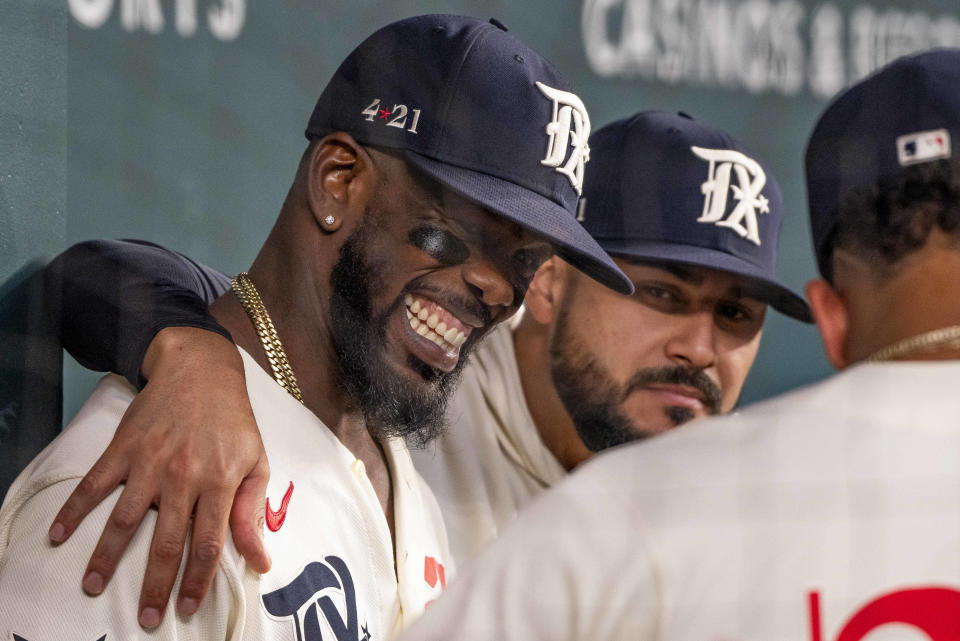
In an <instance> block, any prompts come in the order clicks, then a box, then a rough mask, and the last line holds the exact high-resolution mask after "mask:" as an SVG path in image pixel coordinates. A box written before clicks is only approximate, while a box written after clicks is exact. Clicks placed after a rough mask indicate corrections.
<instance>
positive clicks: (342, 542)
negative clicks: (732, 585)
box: [0, 16, 631, 641]
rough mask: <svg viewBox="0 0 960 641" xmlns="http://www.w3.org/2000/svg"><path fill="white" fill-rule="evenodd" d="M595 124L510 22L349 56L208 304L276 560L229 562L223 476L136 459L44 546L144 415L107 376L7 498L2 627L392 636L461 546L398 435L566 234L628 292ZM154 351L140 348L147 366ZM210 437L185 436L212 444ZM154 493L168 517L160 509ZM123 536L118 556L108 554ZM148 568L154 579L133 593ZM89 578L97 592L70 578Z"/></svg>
mask: <svg viewBox="0 0 960 641" xmlns="http://www.w3.org/2000/svg"><path fill="white" fill-rule="evenodd" d="M384 59H388V60H397V59H400V60H416V61H417V64H415V65H409V66H404V68H403V69H397V68H396V67H394V66H393V65H382V64H379V61H381V60H384ZM453 69H456V73H455V74H454V73H453V71H452V70H453ZM558 114H560V119H559V120H558ZM588 131H589V118H588V117H587V114H586V112H585V111H584V110H583V108H582V104H581V103H580V101H579V100H578V99H577V98H576V96H574V95H573V94H571V93H569V92H568V91H567V90H566V83H565V81H564V80H563V78H562V77H561V76H560V75H559V74H558V73H557V72H556V71H555V70H554V68H553V67H552V66H551V65H550V63H549V62H547V61H546V60H544V59H543V58H541V57H540V56H539V55H538V54H537V53H536V52H534V51H532V50H530V49H529V48H527V47H526V46H524V45H523V44H522V43H520V42H519V41H517V40H516V39H514V38H512V37H511V36H509V35H507V34H506V33H505V29H503V28H502V27H501V26H500V25H498V24H490V23H486V22H481V21H478V20H474V19H470V18H461V17H455V16H423V17H418V18H411V19H408V20H405V21H401V22H398V23H394V24H392V25H389V26H387V27H385V28H383V29H381V30H380V31H378V32H377V33H375V34H374V35H372V36H371V37H370V38H368V39H367V40H366V41H365V42H364V43H362V44H361V45H360V46H359V47H358V48H357V49H355V50H354V51H353V52H352V53H351V54H350V56H348V57H347V59H346V60H345V61H344V62H343V63H342V64H341V66H340V68H339V69H338V71H337V72H336V74H335V75H334V77H333V78H332V79H331V81H330V83H329V84H328V85H327V87H326V89H325V90H324V92H323V93H322V95H321V96H320V98H319V100H318V102H317V105H316V107H315V109H314V111H313V114H312V115H311V117H310V121H309V124H308V126H307V131H306V134H307V138H308V139H309V140H310V143H309V145H308V147H307V149H306V151H305V153H304V154H303V156H302V159H301V162H300V165H299V167H298V170H297V173H296V176H295V178H294V180H293V184H292V186H291V188H290V191H289V193H288V195H287V198H286V200H285V202H284V204H283V207H282V209H281V211H280V214H279V217H278V218H277V222H276V224H275V226H274V228H273V230H272V231H271V233H270V236H269V238H268V239H267V241H266V242H265V244H264V246H263V248H262V249H261V251H260V253H259V254H258V255H257V257H256V260H255V261H254V263H253V265H252V267H251V268H250V271H249V273H246V272H244V273H241V274H239V275H238V276H237V277H235V278H234V279H233V280H232V283H231V285H230V287H231V289H232V292H227V293H226V294H225V295H223V296H221V297H220V298H218V299H217V300H216V301H215V302H214V303H213V305H212V306H211V308H210V311H211V313H212V316H213V318H214V319H216V321H217V322H218V323H219V324H220V325H221V326H222V327H223V328H225V329H226V330H227V331H229V333H230V335H231V336H232V337H233V339H234V340H235V342H236V346H237V348H239V349H233V348H232V349H233V351H232V352H231V359H232V362H233V365H232V366H228V367H227V370H229V371H224V370H223V369H217V370H216V372H217V377H218V379H219V383H220V384H222V385H226V386H236V385H239V386H241V387H243V386H245V387H246V390H247V392H249V407H246V406H245V404H244V405H241V406H239V407H238V411H239V412H240V413H243V412H244V410H246V412H247V413H249V411H250V408H252V414H253V416H255V417H256V419H257V422H258V423H259V425H260V428H261V434H262V439H263V449H264V450H265V452H266V455H267V456H269V457H270V460H271V462H272V465H273V469H272V473H273V476H272V478H273V479H274V481H273V482H274V484H275V487H272V488H271V489H276V493H275V494H276V495H277V496H283V497H284V498H283V500H282V501H277V503H276V504H274V505H273V506H272V509H269V510H268V513H269V515H270V517H269V518H268V526H269V529H270V532H269V533H268V535H267V538H266V540H265V542H264V545H265V547H266V548H267V550H268V552H269V554H270V555H271V556H272V558H273V565H272V567H271V569H270V571H269V572H267V573H266V574H264V575H263V576H259V577H258V576H257V575H256V574H255V573H254V572H252V571H251V570H250V568H249V567H248V566H247V565H245V563H244V561H243V559H242V558H241V557H240V556H239V554H238V552H237V550H236V549H234V548H232V547H229V548H228V549H226V551H225V552H224V554H223V557H222V558H220V541H221V540H222V539H223V537H224V535H225V527H226V519H225V518H223V519H221V518H220V515H218V514H216V509H215V506H216V505H221V504H222V499H223V498H224V496H230V495H232V490H233V488H227V487H225V486H223V484H221V483H219V482H218V483H216V484H214V485H215V486H216V488H215V489H214V491H212V492H210V493H208V494H204V495H203V496H204V498H201V499H199V500H197V501H195V502H188V503H189V504H179V505H178V504H177V499H174V498H173V496H174V494H176V495H177V496H183V494H182V493H177V492H174V493H173V494H168V493H165V492H164V493H162V494H155V493H154V492H153V490H152V489H148V488H145V487H144V486H143V485H142V484H139V483H138V481H137V479H136V478H133V477H131V478H130V479H129V480H128V482H127V484H126V486H125V488H124V491H123V492H122V493H121V491H120V490H117V491H116V492H114V493H112V494H111V495H110V496H109V498H108V499H107V500H106V501H104V502H102V503H101V504H100V505H99V506H98V507H97V508H96V509H95V510H94V511H93V513H92V514H91V516H90V518H88V519H87V520H86V521H85V522H84V523H83V524H82V526H81V527H80V528H79V529H77V530H76V532H73V536H72V537H70V538H69V540H66V541H65V542H63V543H62V544H61V545H59V546H58V547H54V548H51V547H50V543H49V540H48V539H47V536H46V534H45V532H46V529H47V526H46V524H47V523H49V522H50V521H51V519H53V517H54V515H55V513H56V511H57V509H58V508H59V507H60V506H61V505H62V503H63V501H64V500H65V499H66V498H67V496H69V495H70V494H71V492H73V491H74V490H75V488H77V487H78V484H79V483H80V480H81V478H83V475H84V472H85V471H86V470H87V469H88V468H89V467H90V466H91V465H92V464H93V463H94V462H95V461H96V460H97V457H98V456H100V454H101V452H102V451H103V449H104V447H106V445H107V444H108V442H109V441H110V437H111V436H112V434H113V432H114V430H115V428H116V426H117V424H118V423H119V422H120V420H121V417H122V416H123V415H124V414H125V413H126V415H127V416H128V417H129V416H133V415H136V414H137V413H138V412H147V413H149V410H145V409H144V408H143V407H142V406H141V405H140V404H138V403H137V401H135V400H134V394H135V390H134V389H133V388H132V387H131V386H130V385H128V384H127V383H125V382H124V381H123V380H122V379H121V378H119V377H116V376H110V377H107V378H105V379H104V380H103V381H102V382H101V384H100V385H99V386H98V388H97V390H96V391H95V392H94V394H93V395H92V397H91V398H90V400H89V401H88V402H87V404H86V405H85V406H84V408H83V409H82V410H81V412H80V413H79V414H78V416H77V418H76V419H75V420H74V421H73V422H72V424H71V425H70V426H69V427H68V428H67V429H66V430H65V432H64V434H63V435H61V437H59V438H58V439H57V440H56V441H55V442H54V443H53V444H52V445H51V446H50V447H48V448H47V449H46V450H44V452H43V453H42V454H41V455H40V456H38V457H37V458H36V459H35V460H34V461H33V462H32V463H31V465H30V466H29V467H28V469H27V470H25V471H24V472H23V473H22V474H21V475H20V477H18V479H17V481H16V482H15V483H14V485H13V486H12V487H11V489H10V491H9V492H8V494H7V497H6V499H5V501H4V504H3V508H2V511H0V594H3V599H2V601H0V626H2V629H0V636H3V637H4V638H25V639H30V640H38V639H51V638H62V637H63V636H64V635H65V634H66V635H68V636H70V637H76V638H88V637H89V638H100V637H103V636H104V635H105V636H106V638H108V639H130V638H136V637H139V636H141V634H142V631H141V630H140V626H143V627H146V628H156V634H157V635H158V637H161V638H170V639H173V638H176V639H209V638H243V639H248V638H249V639H284V640H290V641H292V640H293V639H297V640H298V641H306V640H311V641H312V640H317V639H320V638H325V639H326V638H336V639H347V638H350V639H359V638H361V636H362V637H363V638H365V639H371V638H372V639H386V638H389V637H391V636H392V635H394V634H396V633H397V632H398V631H399V630H401V629H402V628H403V627H404V626H405V625H406V624H407V623H408V622H409V621H410V620H412V619H414V618H415V617H416V616H417V615H418V614H419V613H420V612H421V611H422V610H423V608H424V607H425V605H426V603H427V602H429V601H430V600H432V599H433V598H435V597H436V595H437V594H438V592H439V590H440V589H441V588H442V586H443V585H444V583H445V576H446V572H447V569H448V568H449V567H450V563H451V558H450V554H449V552H448V550H447V542H446V536H445V534H444V529H443V525H442V521H441V518H440V514H439V511H438V510H437V507H436V504H435V502H434V499H433V497H432V495H431V494H430V491H429V490H428V489H427V488H426V487H425V486H424V485H423V483H422V481H421V479H419V478H418V476H417V474H416V473H415V471H414V469H413V467H412V464H411V461H410V458H409V454H408V452H407V449H406V446H405V444H404V441H403V439H402V438H401V437H402V436H409V435H429V434H430V433H431V432H433V431H435V430H436V429H437V426H438V425H439V424H440V423H441V420H442V415H443V412H444V402H445V399H446V397H447V395H448V393H449V389H450V387H451V386H452V384H453V382H454V381H455V379H456V377H457V374H458V371H459V369H460V368H461V367H462V366H463V364H464V362H465V359H466V354H467V352H469V350H470V349H471V348H472V347H473V346H474V345H476V344H477V342H478V341H479V340H480V339H481V338H482V337H483V336H484V335H485V334H487V333H488V332H489V330H490V329H491V328H492V327H493V326H494V325H495V324H496V323H498V322H500V321H502V320H503V319H505V318H507V317H508V316H510V315H511V314H512V313H513V312H514V311H516V309H517V308H518V306H519V305H520V303H521V301H522V296H523V293H524V291H525V290H526V288H527V285H528V284H529V281H530V279H531V278H532V277H533V274H534V272H535V270H536V268H537V267H538V266H539V264H540V263H541V262H542V261H543V260H544V259H545V258H546V257H547V256H548V255H550V253H552V251H554V249H556V251H557V252H559V253H560V254H562V255H564V256H566V257H567V258H568V259H570V260H571V261H573V262H575V263H577V264H578V265H579V266H581V267H582V268H583V269H585V270H587V271H589V272H590V273H591V274H592V275H593V276H595V277H596V278H598V279H601V280H603V281H604V282H606V283H607V284H609V285H611V286H613V287H616V288H618V289H620V290H621V291H624V292H629V291H630V290H631V286H630V283H629V281H628V280H627V279H625V277H624V276H623V274H622V273H621V272H620V271H619V269H618V268H617V267H616V266H615V265H614V264H613V262H612V261H611V260H610V259H609V257H607V256H606V255H605V254H604V253H603V252H602V251H601V250H600V249H599V247H598V246H597V245H596V242H595V241H593V240H592V239H591V238H590V236H589V235H588V234H587V233H586V232H585V231H583V229H582V228H581V227H580V225H579V224H578V223H577V222H576V221H575V219H574V213H575V211H574V210H575V203H576V201H577V197H578V195H579V191H580V181H581V179H582V164H583V161H584V160H585V159H586V156H587V151H586V148H585V144H586V136H587V133H588ZM577 136H579V138H577ZM571 139H574V140H575V142H576V141H579V142H576V144H573V145H570V144H569V143H570V141H571ZM414 305H419V307H420V310H419V311H418V312H417V314H419V313H420V312H421V311H423V309H424V308H426V310H427V311H428V316H427V323H428V325H430V324H431V323H432V321H433V317H434V316H436V321H437V323H438V324H439V322H441V319H442V322H444V324H445V325H446V326H447V328H448V330H447V331H445V332H443V338H440V336H439V335H436V336H435V337H434V338H430V333H429V332H427V334H426V336H424V335H422V334H421V333H420V332H419V331H418V329H419V328H414V326H413V324H412V323H411V321H412V318H411V316H412V314H413V311H412V309H411V308H412V307H413V306H414ZM431 329H433V330H435V329H436V327H433V328H431ZM451 329H455V330H456V332H455V333H451V331H450V330H451ZM434 334H436V332H435V331H434ZM224 343H226V342H225V341H224ZM164 356H165V355H164V354H156V353H149V354H147V361H148V363H145V367H146V369H147V370H149V369H150V366H149V362H150V361H152V360H154V359H156V360H158V361H164V360H165V359H164ZM198 392H199V393H200V394H201V395H205V396H206V395H210V396H213V395H215V393H216V391H215V386H214V387H210V388H204V389H202V390H199V391H198ZM175 404H176V401H174V405H175ZM234 436H236V435H234ZM240 436H243V435H240ZM207 445H208V444H206V443H203V442H195V443H194V446H195V447H196V448H197V450H198V451H202V452H206V453H207V454H209V453H210V452H211V450H210V448H209V447H207ZM247 445H250V446H253V447H256V449H259V446H257V445H256V444H255V443H253V444H250V443H247ZM169 446H170V443H169V442H168V440H167V439H166V438H165V437H163V436H162V435H160V436H157V437H156V438H154V439H152V442H151V445H150V447H151V449H152V451H153V452H154V456H155V458H157V459H165V455H166V454H168V453H169V452H167V451H166V450H167V448H168V447H169ZM208 460H209V459H205V460H201V461H200V462H199V464H197V465H194V463H196V461H195V460H193V461H192V460H189V459H185V458H180V459H179V463H178V464H177V469H176V470H175V471H174V473H173V474H172V475H171V476H170V477H168V479H167V482H168V485H172V486H174V487H175V488H177V487H178V486H179V488H182V487H186V486H191V482H192V480H194V479H195V478H197V474H198V472H199V469H198V468H201V467H204V466H206V465H207V461H208ZM262 471H265V470H262ZM179 488H178V489H179ZM271 494H272V495H273V494H274V492H271ZM218 495H219V496H218ZM208 501H210V502H209V503H208ZM154 502H156V503H159V504H160V505H161V507H162V509H161V510H160V512H159V514H157V513H156V512H153V511H148V510H149V507H150V505H151V503H154ZM194 503H195V507H196V509H197V519H196V521H197V522H196V524H195V527H194V530H193V532H194V535H193V537H192V540H191V541H190V542H189V548H188V553H187V554H186V559H188V563H187V568H186V570H185V572H184V573H182V574H178V570H177V568H178V566H179V565H180V564H179V561H180V559H181V557H182V556H183V553H182V550H183V546H184V538H183V535H182V534H180V533H183V532H185V531H186V524H187V522H188V519H189V518H190V513H191V510H192V509H193V507H194ZM208 508H212V509H208ZM144 513H147V519H146V520H147V522H148V524H153V523H156V525H157V528H156V531H155V532H153V536H152V539H151V532H152V531H153V528H152V527H150V526H149V525H148V526H147V527H144V528H139V529H138V525H139V523H140V519H141V517H142V515H143V514H144ZM259 513H260V514H264V512H263V510H262V508H261V510H260V512H259ZM41 524H43V525H41ZM218 527H221V528H222V529H220V531H217V528H218ZM104 529H105V530H106V532H107V534H106V535H104V536H103V537H101V539H100V542H99V543H98V544H97V548H96V551H95V554H94V561H93V562H92V563H91V565H90V567H88V568H87V570H86V571H84V566H85V559H86V557H87V554H89V550H90V548H91V547H93V546H94V542H95V541H96V540H97V537H98V536H99V535H100V532H101V530H104ZM54 534H56V533H54ZM127 544H129V545H130V549H129V550H128V551H127V553H126V558H125V559H124V563H123V564H121V566H120V567H119V569H117V572H116V574H114V569H115V566H109V567H108V566H107V565H105V564H104V563H103V559H104V558H105V557H109V556H111V555H117V556H119V554H118V547H117V546H118V545H119V549H120V550H122V549H123V548H124V547H125V546H126V545H127ZM171 560H174V561H175V562H174V563H172V564H171V563H170V561H171ZM258 560H259V561H260V563H256V562H255V563H254V565H259V566H260V567H258V569H265V567H264V566H266V565H267V563H268V562H267V560H266V559H264V558H260V559H258ZM147 570H155V574H154V576H155V577H158V584H155V585H150V586H147V588H145V589H144V590H143V591H142V592H141V591H140V589H139V587H140V582H141V578H142V576H143V574H144V572H145V571H147ZM81 576H83V589H84V590H85V591H86V592H87V593H89V594H103V597H102V598H98V599H90V598H88V597H86V596H84V594H83V592H82V591H81V586H80V582H79V578H80V577H81ZM211 582H212V583H211ZM175 584H179V585H181V586H182V587H181V590H180V592H179V600H178V610H179V613H180V614H182V615H192V614H196V615H195V616H193V617H190V618H187V617H185V616H172V615H171V616H166V617H164V616H163V615H164V611H165V609H166V606H167V595H168V594H169V593H170V589H171V587H173V586H174V585H175ZM207 585H211V588H210V594H209V595H208V597H207V598H206V600H204V601H203V602H202V603H200V595H198V593H201V592H202V591H203V590H205V589H206V587H207ZM138 593H139V594H140V598H139V602H138V599H137V595H138Z"/></svg>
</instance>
